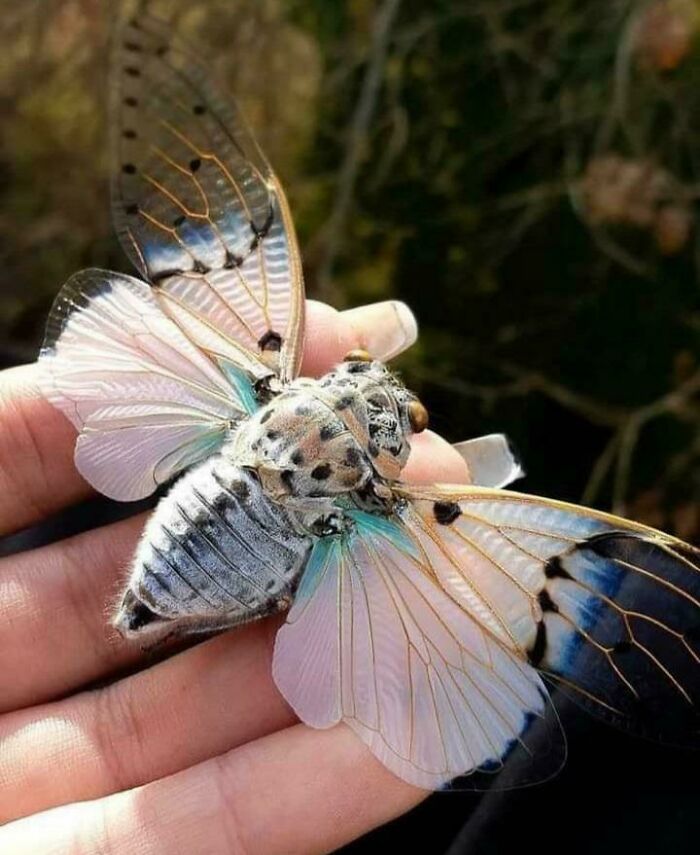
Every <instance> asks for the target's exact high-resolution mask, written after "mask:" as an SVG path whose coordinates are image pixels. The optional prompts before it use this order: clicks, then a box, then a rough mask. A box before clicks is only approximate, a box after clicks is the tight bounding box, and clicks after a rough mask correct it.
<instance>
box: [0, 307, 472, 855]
mask: <svg viewBox="0 0 700 855" xmlns="http://www.w3.org/2000/svg"><path fill="white" fill-rule="evenodd" d="M395 305H396V304H391V303H383V304H376V305H374V306H367V307H363V308H361V309H355V310H352V311H351V312H344V313H343V312H341V313H339V312H336V311H335V310H334V309H331V308H330V307H328V306H325V305H322V304H320V303H315V302H311V301H310V302H309V304H308V313H307V335H306V341H307V347H306V350H305V354H304V364H303V367H302V373H303V374H306V375H311V376H316V375H319V374H323V373H324V372H325V371H327V370H329V369H330V368H331V367H332V366H333V365H334V364H335V363H336V362H338V361H339V360H340V359H342V358H343V356H344V355H345V353H347V352H348V351H349V350H353V349H355V348H358V347H367V348H368V349H370V351H371V352H372V353H373V355H385V354H388V353H394V352H396V351H398V350H401V349H404V348H405V347H406V346H409V345H410V344H411V343H412V341H413V339H414V338H415V329H414V330H413V332H411V330H410V324H409V328H408V329H407V328H406V324H405V323H404V325H403V327H402V325H401V324H400V313H397V312H396V310H395ZM405 320H406V317H405V316H404V322H405ZM37 373H38V368H37V366H36V365H29V366H22V367H20V368H16V369H11V370H9V371H5V372H2V373H0V536H2V535H7V534H9V533H12V532H14V531H17V530H19V529H21V528H23V527H26V526H29V525H33V524H36V523H39V522H41V520H43V519H45V518H47V517H48V516H50V515H51V514H53V513H55V512H57V511H59V510H61V509H62V508H64V507H67V506H69V505H71V504H74V503H76V502H78V501H81V500H83V499H86V498H88V497H89V496H90V495H91V494H92V490H91V488H90V487H89V485H88V484H86V483H85V481H83V480H82V478H81V477H80V475H79V474H78V473H77V471H76V470H75V467H74V465H73V447H74V443H75V431H74V429H73V427H72V426H71V425H70V423H69V422H68V421H67V420H66V419H65V418H64V416H63V415H62V414H61V413H59V412H58V411H57V410H55V409H54V408H53V407H52V406H51V405H49V404H48V403H47V402H46V401H44V400H43V399H42V398H41V396H40V394H39V392H38V391H37ZM403 477H404V479H405V480H408V481H413V482H417V481H421V482H430V481H452V482H459V481H465V480H466V479H467V470H466V465H465V464H464V462H463V460H462V458H461V457H460V456H459V455H458V454H457V453H456V452H455V451H454V450H453V449H452V448H451V447H450V446H449V444H448V443H446V442H445V441H444V440H442V439H440V438H439V437H437V436H436V435H435V434H432V433H431V432H429V431H426V432H425V433H424V434H421V435H420V436H417V437H415V438H414V442H413V450H412V453H411V458H410V460H409V462H408V464H407V466H406V469H405V470H404V476H403ZM144 519H145V517H144V515H138V516H134V517H131V518H129V519H126V520H123V521H121V522H116V523H112V524H109V525H106V526H104V527H102V528H98V529H94V530H92V531H87V532H85V533H83V534H79V535H77V536H75V537H71V538H69V539H66V540H63V541H59V542H57V543H53V544H50V545H48V546H43V547H41V548H38V549H34V550H29V551H26V552H22V553H20V554H18V555H13V556H10V557H6V558H2V559H0V615H1V619H0V824H2V823H5V825H2V827H0V852H2V853H3V855H97V853H100V855H104V853H115V855H116V853H118V854H119V855H180V853H182V855H185V853H187V855H191V853H197V855H207V853H211V855H222V853H227V855H229V853H236V855H238V853H248V855H252V853H255V855H273V853H280V855H281V853H284V855H293V853H303V855H310V853H321V852H330V851H332V850H334V849H336V848H338V847H339V846H341V845H343V844H344V843H346V842H348V841H350V840H352V839H354V838H356V837H358V836H359V835H361V834H363V833H365V832H367V831H369V830H370V829H372V828H374V827H376V826H378V825H381V824H382V823H385V822H387V821H388V820H390V819H392V818H393V817H396V816H398V815H399V814H401V813H403V812H404V811H406V810H408V809H410V808H411V807H413V806H414V805H415V804H417V803H418V802H419V801H421V800H422V799H423V798H425V796H426V795H427V793H426V792H425V791H424V790H419V789H416V788H414V787H411V786H409V785H408V784H406V783H404V782H402V781H401V780H399V779H398V778H396V777H395V776H394V775H393V774H391V773H390V772H389V771H388V770H387V769H385V768H384V767H383V766H382V765H381V764H380V763H379V762H378V761H377V760H376V759H375V758H374V757H373V756H372V754H370V752H369V750H368V749H367V748H366V747H365V746H364V744H363V743H362V742H361V741H360V740H359V739H358V738H357V737H356V736H355V735H354V734H353V733H352V732H351V730H350V729H349V728H348V727H346V726H345V725H342V724H341V725H338V726H336V727H334V728H331V729H330V730H323V731H321V730H313V729H312V728H309V727H307V726H305V725H303V724H300V723H299V722H298V720H297V719H296V718H295V716H294V714H293V712H292V711H291V709H290V708H289V707H288V705H287V704H286V703H285V701H284V700H283V698H282V696H281V695H280V693H279V692H278V690H277V688H276V687H275V685H274V683H273V681H272V676H271V656H272V646H273V642H274V637H275V632H276V630H277V628H278V626H279V625H280V623H281V621H282V620H283V619H284V618H283V617H278V618H275V619H266V620H263V621H259V622H257V623H254V624H250V625H247V626H244V627H241V628H239V629H234V630H231V631H230V632H226V633H224V634H222V635H219V636H217V637H215V638H212V639H210V640H207V641H204V642H202V643H200V644H197V645H196V646H191V647H188V648H186V649H185V650H181V651H180V652H177V653H176V654H175V655H173V656H171V657H170V658H167V659H165V660H164V661H160V662H158V663H156V664H151V663H152V660H151V663H149V661H148V660H147V659H146V658H145V657H144V655H143V653H142V652H141V650H140V648H139V646H138V644H135V643H133V642H127V641H125V640H124V639H122V638H120V637H119V636H118V635H117V634H116V633H115V632H114V631H113V630H112V629H111V628H110V626H109V621H108V615H109V610H110V609H111V607H112V604H113V603H114V602H115V600H116V598H117V596H118V593H119V590H120V586H121V585H123V583H124V581H125V578H126V573H127V570H128V566H129V561H130V558H131V555H132V553H133V551H134V548H135V545H136V542H137V539H138V537H139V534H140V532H141V529H142V527H143V524H144ZM149 665H150V667H149ZM95 686H97V688H95Z"/></svg>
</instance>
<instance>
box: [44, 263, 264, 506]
mask: <svg viewBox="0 0 700 855" xmlns="http://www.w3.org/2000/svg"><path fill="white" fill-rule="evenodd" d="M41 361H42V365H43V368H44V372H43V378H44V380H43V383H44V392H45V394H46V397H47V398H48V399H49V400H50V401H51V402H52V403H53V404H54V405H55V406H57V407H58V408H59V409H61V410H62V411H63V412H64V413H65V414H66V415H67V416H68V418H69V419H71V421H72V422H73V424H74V425H75V427H76V428H78V430H80V431H81V436H80V438H79V440H78V444H77V448H76V464H77V466H78V468H79V470H80V471H81V473H82V474H83V475H84V477H85V478H86V479H87V480H88V481H89V482H90V483H91V484H92V485H93V486H95V487H96V489H98V490H100V492H103V493H105V494H106V495H108V496H112V497H113V498H117V499H121V500H125V501H126V500H132V499H138V498H142V497H143V496H145V495H148V494H149V493H151V492H153V490H154V489H155V488H156V487H157V486H158V484H160V483H163V482H164V481H167V480H168V479H169V478H170V477H172V475H174V474H175V473H176V472H177V471H179V469H181V468H184V466H185V465H189V464H190V463H192V462H194V461H196V460H198V459H201V458H202V457H203V456H206V454H207V453H210V452H211V449H212V444H214V443H216V442H217V441H221V440H222V439H223V437H224V435H225V432H226V430H227V429H228V427H229V426H230V424H231V423H232V422H233V421H235V420H237V419H239V418H241V416H242V415H244V414H245V413H246V411H247V409H246V402H245V401H244V400H242V398H241V397H237V396H236V394H235V391H234V389H233V388H232V386H231V383H230V382H229V380H228V378H227V377H226V376H225V375H224V373H223V372H222V370H221V369H220V368H219V367H217V365H216V364H215V363H214V362H212V360H210V359H209V358H207V357H206V356H205V355H204V354H203V353H202V352H201V351H200V350H199V349H198V348H197V347H195V346H194V345H193V344H192V343H191V342H190V341H189V340H188V339H187V337H186V336H185V335H184V334H183V332H182V331H181V330H180V329H179V328H178V327H177V325H176V324H175V323H173V322H172V321H171V320H170V319H169V318H167V317H166V316H165V315H164V314H163V313H162V311H161V309H160V307H159V306H158V303H157V302H156V300H155V298H154V296H153V293H152V291H151V289H150V288H149V286H148V285H146V284H145V283H143V282H139V281H138V280H136V279H133V278H131V277H129V276H124V275H121V274H117V273H108V272H104V271H97V270H93V271H89V270H88V271H84V272H82V273H79V274H76V275H75V276H74V277H73V278H72V279H71V280H70V281H69V282H68V283H67V284H66V286H65V287H64V289H63V290H62V291H61V293H60V294H59V296H58V298H57V300H56V303H55V305H54V308H53V310H52V314H51V319H50V322H49V327H48V332H47V338H46V342H45V346H44V350H43V352H42V360H41Z"/></svg>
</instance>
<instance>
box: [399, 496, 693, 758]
mask: <svg viewBox="0 0 700 855" xmlns="http://www.w3.org/2000/svg"><path fill="white" fill-rule="evenodd" d="M400 493H401V494H402V495H403V496H404V497H405V499H406V500H407V501H406V504H405V506H404V508H403V510H402V511H401V518H402V520H403V522H404V523H405V525H406V527H407V529H408V530H409V531H410V532H411V533H412V535H413V536H414V538H415V539H416V541H417V542H418V543H419V544H420V547H421V549H422V550H423V551H424V552H425V555H426V556H427V557H428V558H429V560H430V561H431V564H432V566H433V567H434V568H435V571H436V573H437V575H438V577H439V580H440V584H441V585H442V587H443V589H444V590H445V591H447V592H448V593H449V594H450V596H451V597H452V598H453V599H454V601H455V602H457V603H460V604H461V605H462V607H463V608H464V609H465V610H468V611H470V612H472V613H475V614H478V615H479V618H480V621H481V623H482V625H483V626H484V627H487V628H488V629H489V630H490V631H491V632H492V633H493V635H494V637H495V638H499V639H501V640H502V641H503V643H504V644H508V645H511V646H512V648H513V649H515V650H519V651H520V653H521V655H522V656H523V657H527V659H528V660H529V661H530V662H531V663H532V664H533V665H535V666H536V667H537V668H539V669H540V670H541V671H543V672H544V673H545V674H547V675H548V676H549V677H551V678H553V679H554V680H556V682H557V683H558V684H559V685H560V687H561V688H563V689H564V690H566V691H567V692H568V693H570V694H572V695H573V696H574V697H575V698H577V699H578V700H579V701H581V702H582V703H583V704H584V705H585V706H587V707H588V708H590V709H591V711H593V712H595V713H597V714H598V715H601V716H603V717H604V718H607V719H609V720H611V721H613V722H615V723H617V724H620V725H622V726H625V727H627V728H629V729H633V730H637V731H640V732H642V733H644V734H646V735H649V736H655V737H660V738H662V739H665V740H668V741H672V742H676V743H690V744H697V743H698V742H699V741H700V739H699V737H700V717H699V716H698V703H699V702H700V667H699V666H700V632H699V629H700V551H698V550H697V549H694V548H693V547H691V546H688V545H687V544H684V543H682V542H681V541H678V540H676V539H674V538H672V537H670V536H668V535H664V534H662V533H660V532H656V531H653V530H651V529H648V528H646V527H644V526H641V525H638V524H635V523H632V522H628V521H626V520H622V519H619V518H617V517H613V516H609V515H606V514H602V513H597V512H595V511H591V510H587V509H584V508H578V507H575V506H573V505H567V504H564V503H560V502H554V501H550V500H546V499H539V498H535V497H532V496H523V495H519V494H517V493H510V492H505V491H502V490H486V489H481V488H465V487H446V486H442V485H439V486H437V487H434V488H421V487H416V488H413V487H406V488H402V489H401V490H400Z"/></svg>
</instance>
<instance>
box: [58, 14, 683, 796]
mask: <svg viewBox="0 0 700 855" xmlns="http://www.w3.org/2000/svg"><path fill="white" fill-rule="evenodd" d="M119 39H120V48H119V52H118V58H117V62H116V78H117V79H116V86H115V94H114V99H113V100H114V103H113V107H112V114H113V117H114V125H115V127H114V148H115V151H116V157H117V161H116V166H115V170H114V176H113V182H112V197H113V210H114V220H115V222H116V226H117V230H118V234H119V237H120V239H121V242H122V244H123V246H124V248H125V250H126V252H127V254H128V256H129V257H130V259H131V260H132V261H133V263H134V264H135V266H136V268H137V270H138V272H139V273H140V275H141V278H134V277H131V276H127V275H123V274H119V273H112V272H108V271H100V270H87V271H83V272H81V273H78V274H77V275H75V276H74V277H73V278H72V279H71V280H70V281H69V282H68V283H67V284H66V285H65V286H64V288H63V290H62V291H61V292H60V294H59V296H58V297H57V299H56V302H55V305H54V307H53V310H52V312H51V316H50V319H49V322H48V330H47V336H46V342H45V345H44V348H43V351H42V354H41V363H42V364H43V368H44V391H45V394H46V395H47V397H48V398H49V400H50V401H51V402H52V403H53V404H54V405H55V406H56V407H58V408H59V409H60V410H62V411H63V412H64V413H65V414H66V416H67V417H68V418H69V419H70V420H71V421H72V422H73V424H74V425H75V426H76V427H77V428H78V430H79V437H78V440H77V444H76V450H75V462H76V465H77V467H78V469H79V470H80V472H81V473H82V474H83V475H84V476H85V478H86V479H87V480H88V481H89V482H90V483H91V484H92V485H94V487H96V488H97V490H99V491H101V492H102V493H104V494H106V495H108V496H111V497H113V498H116V499H119V500H122V501H130V500H135V499H139V498H142V497H145V496H147V495H149V494H151V493H153V492H154V491H155V490H156V489H157V488H158V487H159V486H160V485H167V484H170V483H171V482H174V483H173V484H172V486H171V487H170V489H169V492H167V494H166V495H165V496H164V497H163V498H162V499H161V500H160V501H159V503H158V505H157V507H156V509H155V511H154V513H153V514H152V516H151V517H150V520H149V522H148V523H147V525H146V528H145V532H144V535H143V537H142V540H141V542H140V544H139V546H138V549H137V551H136V555H135V557H134V561H133V567H132V570H131V575H130V578H129V580H128V583H127V585H126V590H125V592H124V594H123V597H122V600H121V603H120V605H119V608H118V611H117V613H116V616H115V618H114V623H115V625H116V627H117V628H118V629H119V631H120V632H122V633H123V634H124V635H126V636H129V637H136V638H156V637H161V636H163V635H167V634H173V633H176V634H183V635H184V634H193V633H203V632H211V631H213V630H223V629H226V628H229V627H233V626H235V625H237V624H240V623H243V622H244V621H250V620H253V619H257V618H260V617H262V616H263V615H266V614H269V613H272V612H276V611H280V610H284V609H287V608H289V611H288V615H287V619H286V623H285V624H284V625H283V626H282V628H281V629H280V630H279V632H278V635H277V638H276V644H275V650H274V659H273V674H274V679H275V681H276V683H277V686H278V687H279V689H280V691H281V692H282V694H283V695H284V697H285V698H286V699H287V701H288V702H289V703H290V704H291V706H292V707H293V708H294V710H295V711H296V713H297V714H298V716H299V718H300V719H301V720H302V721H304V722H306V723H307V724H309V725H311V726H313V727H317V728H325V727H330V726H332V725H335V724H336V723H338V722H341V721H344V722H346V723H347V724H348V725H349V726H350V727H351V728H352V729H353V730H354V731H355V732H356V733H357V734H358V736H359V737H360V738H361V739H362V740H364V742H365V743H366V744H367V746H368V747H369V749H370V750H371V751H372V752H373V753H374V754H375V755H376V756H377V757H378V758H379V759H380V760H381V761H382V762H383V763H384V764H385V765H386V766H387V767H388V768H389V769H390V770H392V771H393V772H394V773H395V774H396V775H398V776H400V777H401V778H403V779H405V780H406V781H408V782H410V783H412V784H415V785H417V786H420V787H425V788H438V787H441V786H442V785H443V784H445V783H446V782H448V781H450V780H451V779H454V778H455V777H457V776H461V775H464V774H468V773H471V772H474V771H476V770H484V769H489V770H492V769H495V768H498V767H499V766H500V765H502V763H503V761H504V759H505V758H506V757H507V756H508V755H509V753H510V752H511V751H512V750H513V748H514V746H518V745H520V744H523V743H524V741H525V740H526V738H527V733H528V732H529V729H530V727H531V724H532V722H533V721H538V720H539V721H543V720H545V719H546V718H547V711H548V704H549V701H548V691H547V688H546V686H545V683H544V682H543V677H546V678H548V679H550V680H551V681H553V682H554V683H555V684H556V685H558V686H559V687H560V688H562V689H563V690H564V691H566V692H568V693H570V694H571V695H572V696H574V697H576V698H578V700H579V701H580V702H581V703H582V704H584V705H585V706H587V707H588V708H590V709H591V710H593V711H594V712H597V713H598V714H600V715H602V716H603V717H605V718H607V719H609V720H611V721H613V722H617V723H618V724H622V725H624V726H626V727H629V728H632V729H636V730H641V731H642V732H645V733H649V734H652V735H655V736H660V737H661V738H665V739H670V740H672V741H674V742H679V743H685V742H690V743H692V742H693V741H694V740H695V741H696V740H697V735H698V717H697V706H696V704H697V702H698V695H699V685H698V674H699V673H700V669H699V668H698V664H699V662H700V658H699V657H700V653H699V646H700V608H699V606H700V602H699V600H700V552H699V551H698V550H696V549H694V548H693V547H691V546H689V545H687V544H685V543H683V542H681V541H679V540H677V539H675V538H673V537H670V536H668V535H665V534H662V533H660V532H657V531H653V530H651V529H649V528H646V527H644V526H642V525H639V524H636V523H634V522H629V521H626V520H623V519H619V518H616V517H613V516H609V515H606V514H604V513H599V512H596V511H593V510H587V509H584V508H579V507H575V506H572V505H568V504H564V503H561V502H556V501H552V500H549V499H542V498H535V497H532V496H527V495H521V494H518V493H513V492H509V491H507V490H504V489H502V487H503V486H504V485H505V483H506V482H508V481H509V480H512V478H513V477H514V476H517V474H518V470H517V467H516V465H515V463H514V461H513V458H512V456H511V455H510V454H509V452H508V450H507V448H506V446H505V444H504V441H503V439H502V438H501V437H485V438H479V439H476V440H473V441H471V442H470V443H468V444H466V445H465V446H464V448H463V450H464V454H465V457H466V459H467V461H468V463H469V464H470V467H471V471H472V474H473V476H474V477H473V479H472V481H473V483H471V484H468V485H442V484H436V485H433V486H429V487H425V486H420V487H419V486H415V485H412V484H410V483H406V482H404V481H402V479H401V473H402V469H403V466H404V464H405V462H406V459H407V456H408V453H409V450H410V443H411V437H412V436H413V435H414V434H415V433H418V432H420V431H422V430H423V429H425V427H426V425H427V413H426V411H425V408H424V407H423V405H422V404H421V403H420V402H419V401H418V399H417V398H416V397H415V396H414V395H413V394H412V393H411V392H410V391H408V389H406V388H405V386H404V385H403V384H402V383H401V382H400V381H399V379H397V377H395V376H394V375H393V374H392V373H391V372H390V371H389V370H388V369H387V368H386V367H385V366H384V365H383V364H381V363H380V362H378V361H376V360H373V359H372V358H371V356H370V355H369V354H366V353H351V354H349V355H348V357H347V360H346V361H345V362H343V363H341V364H340V365H338V366H337V367H336V368H335V369H334V370H333V371H331V372H330V373H329V374H327V375H326V376H325V377H323V378H321V379H320V380H314V379H306V378H300V377H299V366H300V358H301V351H302V344H303V342H302V338H303V330H304V288H303V281H302V271H301V263H300V256H299V251H298V249H297V244H296V240H295V235H294V228H293V224H292V220H291V216H290V213H289V209H288V207H287V202H286V200H285V196H284V193H283V190H282V187H281V186H280V183H279V181H278V179H277V177H276V176H275V174H274V172H273V171H272V169H271V168H270V166H269V164H268V163H267V161H266V159H265V157H264V156H263V154H262V153H261V151H260V149H259V148H258V146H257V145H256V143H255V141H254V139H253V137H252V136H251V134H250V132H249V131H248V130H247V128H246V126H245V124H244V122H243V120H242V119H241V116H240V114H239V112H238V110H237V108H236V106H235V105H234V104H233V103H232V102H230V101H229V100H228V99H227V98H225V97H224V96H223V95H222V94H221V93H219V92H218V91H217V90H216V88H215V87H214V86H213V84H212V83H211V82H210V81H209V79H208V77H207V75H206V72H205V70H204V69H203V68H202V66H201V65H200V62H199V60H198V59H197V57H196V56H193V55H191V54H190V52H189V51H188V49H187V48H186V47H184V46H183V45H181V44H180V43H179V42H178V41H177V40H176V39H175V38H173V37H172V36H171V35H170V33H169V32H168V30H167V28H166V27H165V26H164V25H163V24H162V23H160V22H158V21H156V20H153V19H152V18H150V17H148V16H146V15H144V16H141V17H139V18H137V19H134V20H132V21H131V22H129V23H128V24H126V25H125V26H124V29H123V30H122V32H121V34H120V36H119Z"/></svg>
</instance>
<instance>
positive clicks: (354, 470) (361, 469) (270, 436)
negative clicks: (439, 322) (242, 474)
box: [224, 361, 415, 501]
mask: <svg viewBox="0 0 700 855" xmlns="http://www.w3.org/2000/svg"><path fill="white" fill-rule="evenodd" d="M414 400H415V398H414V396H413V395H412V394H411V393H410V392H409V391H408V390H407V389H406V388H405V387H404V386H403V385H402V384H401V383H400V382H399V381H398V380H397V379H396V378H395V377H394V376H393V375H392V374H391V373H390V372H389V371H388V370H387V368H386V367H385V366H384V365H382V363H380V362H359V361H358V362H347V363H343V364H341V365H339V366H338V367H337V368H336V369H335V370H334V371H332V372H330V373H329V374H327V375H325V377H322V378H321V379H320V380H309V379H301V380H296V381H294V382H293V383H290V384H289V385H288V386H287V387H286V388H285V389H284V391H283V392H282V393H281V394H279V395H278V396H277V397H276V398H274V399H273V400H272V401H271V402H270V403H269V404H267V405H266V406H264V407H263V408H262V409H260V410H259V411H258V412H257V413H256V414H255V415H254V416H253V417H252V418H251V419H250V420H248V421H247V422H245V423H244V424H243V425H242V426H241V427H240V428H239V429H238V430H237V431H236V433H235V434H234V436H233V438H232V440H231V441H230V442H229V443H228V445H227V446H226V447H225V448H224V454H225V455H227V456H229V458H230V459H231V460H232V461H234V462H235V463H236V464H237V465H242V466H250V467H252V468H254V469H255V470H256V471H257V473H258V475H259V477H260V480H261V482H262V484H263V487H264V489H265V490H266V492H267V493H268V494H269V495H270V496H271V497H272V498H275V499H277V500H279V501H286V500H288V499H304V498H311V499H321V498H331V499H332V498H334V497H336V496H338V495H340V494H343V493H350V492H355V491H362V490H364V489H365V488H367V486H368V485H372V484H380V483H383V482H384V481H387V480H393V479H395V478H398V476H399V474H400V472H401V469H402V468H403V466H404V464H405V463H406V460H407V458H408V453H409V451H410V447H409V444H408V435H409V434H410V423H409V418H408V412H407V408H408V405H409V404H410V403H411V401H414Z"/></svg>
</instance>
